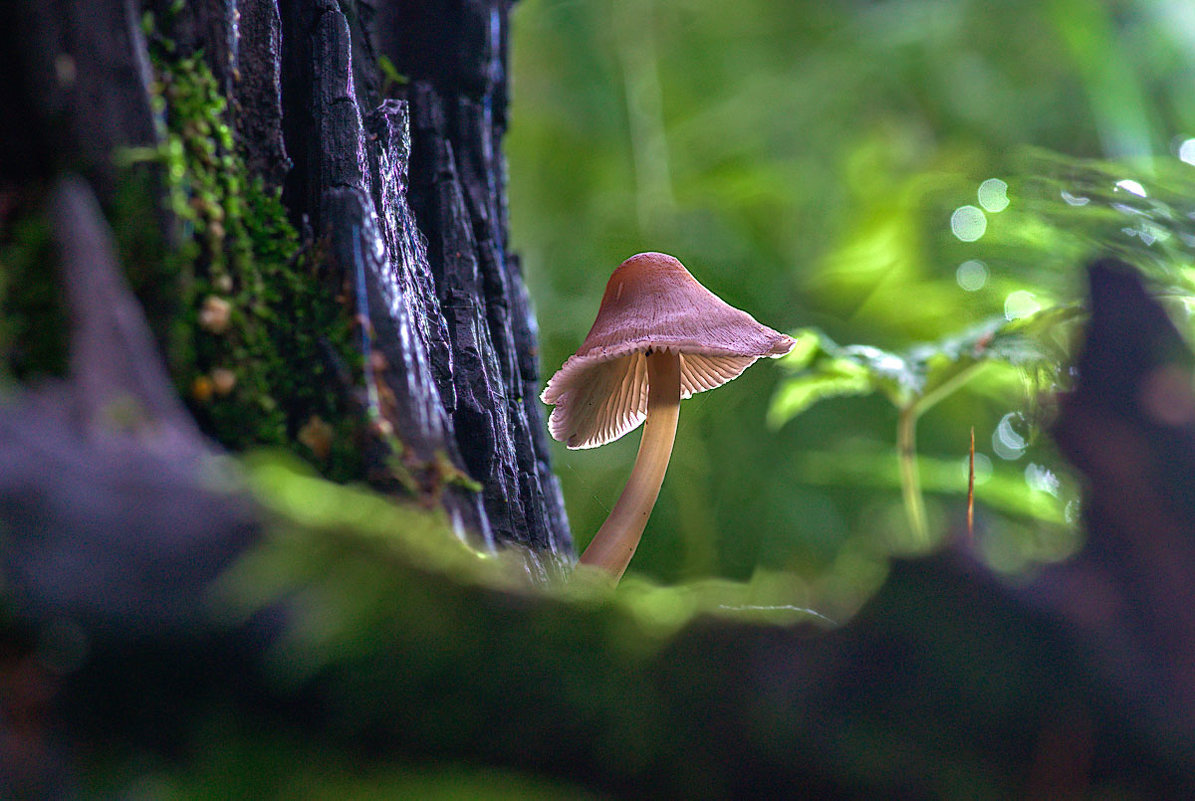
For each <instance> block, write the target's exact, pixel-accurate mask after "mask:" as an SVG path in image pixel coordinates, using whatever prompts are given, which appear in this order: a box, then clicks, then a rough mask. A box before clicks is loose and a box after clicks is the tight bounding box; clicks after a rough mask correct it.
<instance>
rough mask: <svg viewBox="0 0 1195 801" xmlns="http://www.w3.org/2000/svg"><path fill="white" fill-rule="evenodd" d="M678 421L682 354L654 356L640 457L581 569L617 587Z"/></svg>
mask: <svg viewBox="0 0 1195 801" xmlns="http://www.w3.org/2000/svg"><path fill="white" fill-rule="evenodd" d="M679 416H680V354H677V353H668V352H666V351H655V352H653V353H649V354H648V356H647V420H646V421H645V422H644V423H643V436H642V438H641V439H640V440H639V455H638V456H636V457H635V467H634V468H633V469H632V470H631V477H630V478H629V479H627V485H626V487H625V488H624V489H623V491H622V495H620V496H618V503H616V504H614V509H613V511H611V512H610V516H609V517H607V518H606V522H605V523H603V524H602V527H601V528H600V529H598V533H597V534H596V535H595V536H594V538H593V541H592V542H590V543H589V547H588V548H586V549H585V553H583V554H581V564H583V565H593V566H595V567H600V568H602V569H603V570H606V571H607V572H609V573H610V574H611V575H613V576H614V580H615V581H616V582H617V581H618V580H619V579H620V578H622V574H623V572H624V571H625V570H626V569H627V565H628V564H630V561H631V557H632V556H634V555H635V548H637V547H638V546H639V538H640V537H642V536H643V529H644V527H645V526H646V525H647V519H648V518H649V517H651V510H652V507H653V506H655V504H656V498H657V497H658V496H659V494H660V485H661V484H663V483H664V473H665V472H666V471H667V470H668V459H669V457H671V456H672V443H673V441H674V440H675V439H676V421H677V419H678V418H679Z"/></svg>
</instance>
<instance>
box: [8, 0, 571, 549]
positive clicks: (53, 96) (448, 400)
mask: <svg viewBox="0 0 1195 801" xmlns="http://www.w3.org/2000/svg"><path fill="white" fill-rule="evenodd" d="M143 11H148V12H152V13H153V18H152V19H153V20H154V22H155V24H157V25H159V26H164V27H165V28H166V30H165V31H163V32H161V33H162V34H163V35H168V36H169V37H170V40H171V47H172V48H173V50H172V52H173V53H174V55H175V57H182V56H186V55H192V54H201V55H202V57H203V58H204V59H205V61H206V62H207V63H208V64H209V66H210V67H211V69H212V72H213V74H214V75H215V77H216V80H217V83H218V85H219V87H220V88H221V91H222V93H223V94H224V95H225V97H226V98H227V100H228V116H229V119H230V122H231V123H232V125H233V127H234V130H235V132H236V136H237V142H238V148H239V149H240V151H241V153H242V154H243V156H244V159H245V163H246V165H247V167H248V169H249V172H250V174H249V175H247V176H245V180H246V181H249V180H252V179H253V178H255V177H259V178H261V179H262V180H263V181H264V183H265V185H266V187H267V188H268V187H271V186H278V187H283V188H284V189H285V192H284V200H285V202H286V204H287V207H288V210H289V212H290V214H291V216H292V218H293V219H294V221H295V222H296V223H297V224H298V225H299V226H300V227H304V228H306V230H309V231H311V232H312V235H313V237H314V239H315V241H316V243H317V244H321V243H322V244H323V245H325V246H326V252H327V254H328V268H329V269H331V270H333V271H335V272H336V273H337V274H338V275H339V278H338V279H333V280H332V281H330V282H329V283H330V284H336V283H341V284H343V285H344V286H346V287H349V288H350V290H351V292H350V294H351V296H352V298H353V300H352V303H353V305H354V308H353V309H350V310H348V311H346V313H347V314H355V315H358V316H361V315H366V316H367V318H366V319H367V322H365V324H364V329H365V337H364V338H363V339H362V346H361V347H362V349H363V350H364V351H368V352H369V354H370V355H371V356H372V358H371V359H370V360H369V363H368V364H367V365H366V372H367V374H366V381H367V383H368V382H369V381H373V382H375V383H376V387H377V390H378V392H376V393H373V392H372V391H370V392H366V393H365V394H366V395H368V396H369V397H371V398H376V399H375V401H374V402H373V403H372V405H371V406H368V407H367V408H365V410H364V414H366V415H367V416H370V417H376V418H381V419H383V420H384V421H385V425H387V426H389V427H388V428H387V429H386V430H387V431H390V430H393V432H394V435H395V436H396V437H397V440H396V441H395V440H389V446H384V445H383V446H380V447H378V443H377V442H375V443H374V446H371V447H369V449H368V452H369V453H370V454H371V457H370V458H371V459H372V461H373V462H374V463H381V462H384V461H385V459H387V458H389V457H388V456H387V452H388V451H390V450H394V448H395V447H397V448H399V449H401V453H402V456H403V458H404V459H406V460H407V461H409V462H416V463H419V464H425V465H433V464H438V463H440V462H445V463H452V464H455V466H456V468H457V469H459V470H461V471H462V472H463V473H465V474H467V475H468V476H470V477H471V478H472V479H475V480H476V481H477V482H479V483H480V485H481V490H480V492H475V491H472V490H469V489H465V488H463V487H462V486H461V484H460V483H459V482H458V483H453V484H451V485H449V486H447V487H446V488H445V491H444V492H443V493H442V499H443V501H444V503H445V506H446V507H447V508H448V510H449V511H450V513H451V515H452V517H453V519H454V520H455V521H456V522H457V524H458V525H459V527H460V529H461V530H462V531H468V532H471V535H472V536H473V537H475V538H476V541H477V542H478V543H479V544H480V545H481V546H482V547H487V548H489V547H495V546H502V545H519V546H525V547H526V549H527V553H528V554H530V555H531V556H532V562H533V563H537V564H540V566H539V567H538V568H537V569H540V570H543V569H547V568H546V565H547V564H549V563H565V562H567V561H569V560H570V559H571V548H572V545H571V538H570V536H569V532H568V524H567V519H566V517H565V514H564V506H563V501H562V498H561V496H560V491H559V486H558V483H557V481H556V479H555V478H554V476H553V475H552V473H551V471H550V468H549V463H548V450H547V444H546V441H545V437H544V434H543V428H544V426H543V420H542V413H541V410H540V408H539V404H538V402H537V401H536V396H537V390H538V382H539V378H538V370H537V365H536V363H535V352H536V347H535V341H534V336H535V335H534V331H535V327H534V323H533V322H532V318H531V310H530V307H529V304H528V302H527V296H526V291H525V289H524V287H523V281H522V276H521V275H520V272H519V265H518V260H517V258H515V257H514V255H513V254H511V253H510V252H509V249H508V240H507V231H506V218H505V179H504V176H505V164H504V162H503V159H502V147H501V145H502V135H503V132H504V128H505V105H506V94H505V82H506V76H505V59H506V52H505V36H506V26H507V21H506V17H507V11H508V4H507V3H506V2H505V0H492V2H464V1H463V0H462V2H459V3H440V4H421V3H403V2H397V0H395V2H358V3H338V2H335V0H293V1H291V2H286V1H285V0H284V1H283V2H275V0H242V2H238V3H233V4H230V3H226V2H222V1H221V0H204V2H198V3H187V4H184V5H183V6H182V7H181V10H180V9H179V8H178V6H177V4H174V3H170V2H161V1H160V0H146V2H145V3H144V4H143V6H139V5H138V4H137V3H136V2H135V0H91V1H90V2H83V1H82V0H74V1H71V0H62V1H61V2H57V3H48V4H47V3H37V2H17V3H13V4H8V5H6V8H5V10H4V11H3V12H0V13H3V14H5V15H6V17H9V18H10V19H9V21H10V22H12V23H13V24H12V25H6V26H5V31H6V35H7V36H9V37H10V38H11V39H12V41H11V42H10V44H12V45H13V47H12V49H11V50H10V49H9V48H3V51H4V54H5V55H4V57H5V58H8V59H9V60H11V61H13V62H14V63H13V65H12V66H13V67H14V70H13V71H12V73H11V74H14V75H16V76H18V79H17V80H9V81H5V82H4V83H5V86H4V89H3V91H4V92H5V93H6V97H5V99H6V100H9V101H11V104H9V103H6V104H5V109H6V114H7V113H8V112H9V111H10V110H11V109H13V108H14V107H16V106H18V105H19V104H20V103H21V102H22V101H29V102H28V105H30V106H31V107H32V109H33V111H34V114H33V120H34V123H35V124H34V125H32V126H30V125H28V124H27V122H26V121H25V120H17V119H15V118H13V119H9V117H7V116H6V117H5V118H4V119H3V120H2V122H4V123H5V132H6V141H7V134H12V135H13V137H12V140H11V141H12V147H11V148H6V153H8V154H10V155H15V156H16V157H17V158H15V159H11V160H7V161H5V162H4V165H3V166H4V170H3V178H4V179H5V180H6V181H7V182H8V183H9V184H10V186H13V187H19V186H23V185H27V183H28V180H43V181H44V180H47V179H49V178H51V177H52V176H53V175H54V174H55V172H56V171H57V170H58V169H60V168H61V167H62V166H64V165H73V166H76V167H79V168H81V169H83V171H84V174H85V175H86V176H87V177H88V179H89V180H90V181H91V182H92V184H93V186H94V187H95V188H96V190H97V194H98V196H99V197H100V200H101V202H102V203H103V204H104V205H105V207H111V206H112V205H113V204H114V203H115V202H116V195H117V190H118V187H117V185H116V180H117V178H116V174H117V173H116V168H115V167H114V164H113V154H114V153H117V152H119V151H120V150H121V149H122V148H130V147H137V146H142V147H144V146H154V145H155V144H157V143H159V142H160V140H161V137H160V133H159V129H158V127H157V126H156V125H155V120H154V116H153V113H152V110H151V108H150V95H149V91H148V88H149V84H150V81H151V76H150V68H149V61H148V57H147V54H146V41H145V37H144V36H143V34H142V31H141V17H142V13H143ZM18 31H19V32H20V33H19V34H18V33H17V32H18ZM97 31H98V34H97ZM155 35H158V33H155ZM383 56H384V57H385V58H387V59H389V61H390V63H391V64H394V65H398V68H399V69H400V70H402V71H404V72H405V73H406V78H407V79H408V80H409V82H408V83H406V84H403V83H401V82H395V81H394V80H393V76H392V75H390V76H387V75H386V74H384V73H383V71H382V70H381V69H380V68H379V65H378V62H379V57H383ZM167 113H170V111H169V110H167ZM31 173H35V174H36V176H40V178H35V177H34V176H33V175H31ZM162 226H163V229H164V230H166V231H168V230H169V227H170V226H169V223H168V221H164V222H163V223H162ZM143 294H144V295H146V296H147V297H144V298H143V299H144V300H147V301H149V302H150V303H151V306H152V307H153V309H154V314H156V315H157V316H158V317H156V318H155V327H156V328H158V329H163V328H166V327H167V326H168V324H169V321H168V320H162V319H158V318H160V317H162V316H163V315H164V314H165V312H162V311H159V309H168V308H169V307H170V298H169V297H168V295H169V288H168V287H162V286H156V287H151V288H150V289H148V290H146V291H145V292H144V293H143ZM159 339H160V340H161V336H159ZM396 442H397V446H395V443H396ZM436 494H437V496H440V495H441V493H440V491H439V489H438V488H437V490H436ZM543 560H546V561H543Z"/></svg>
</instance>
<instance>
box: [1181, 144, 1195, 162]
mask: <svg viewBox="0 0 1195 801" xmlns="http://www.w3.org/2000/svg"><path fill="white" fill-rule="evenodd" d="M1178 157H1179V158H1180V159H1181V160H1183V161H1185V162H1186V163H1188V164H1195V138H1192V139H1184V140H1183V143H1182V144H1181V145H1179V146H1178Z"/></svg>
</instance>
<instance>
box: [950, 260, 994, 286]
mask: <svg viewBox="0 0 1195 801" xmlns="http://www.w3.org/2000/svg"><path fill="white" fill-rule="evenodd" d="M954 278H955V280H956V281H958V285H959V286H961V287H962V288H963V289H965V290H967V291H968V292H975V291H976V290H979V289H983V287H984V285H985V284H987V282H988V266H987V265H986V264H984V263H983V262H981V261H980V260H979V259H968V260H967V261H965V262H963V263H962V264H960V265H959V266H958V270H957V271H955V275H954Z"/></svg>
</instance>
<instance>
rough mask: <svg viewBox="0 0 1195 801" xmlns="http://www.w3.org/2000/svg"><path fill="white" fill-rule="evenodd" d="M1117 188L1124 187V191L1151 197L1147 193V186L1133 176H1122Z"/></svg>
mask: <svg viewBox="0 0 1195 801" xmlns="http://www.w3.org/2000/svg"><path fill="white" fill-rule="evenodd" d="M1116 188H1117V189H1123V190H1124V191H1126V192H1128V193H1130V194H1133V195H1136V196H1137V197H1149V195H1147V194H1145V187H1144V186H1142V185H1141V184H1140V183H1139V182H1137V181H1134V180H1133V179H1132V178H1122V179H1121V180H1119V181H1117V182H1116Z"/></svg>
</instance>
